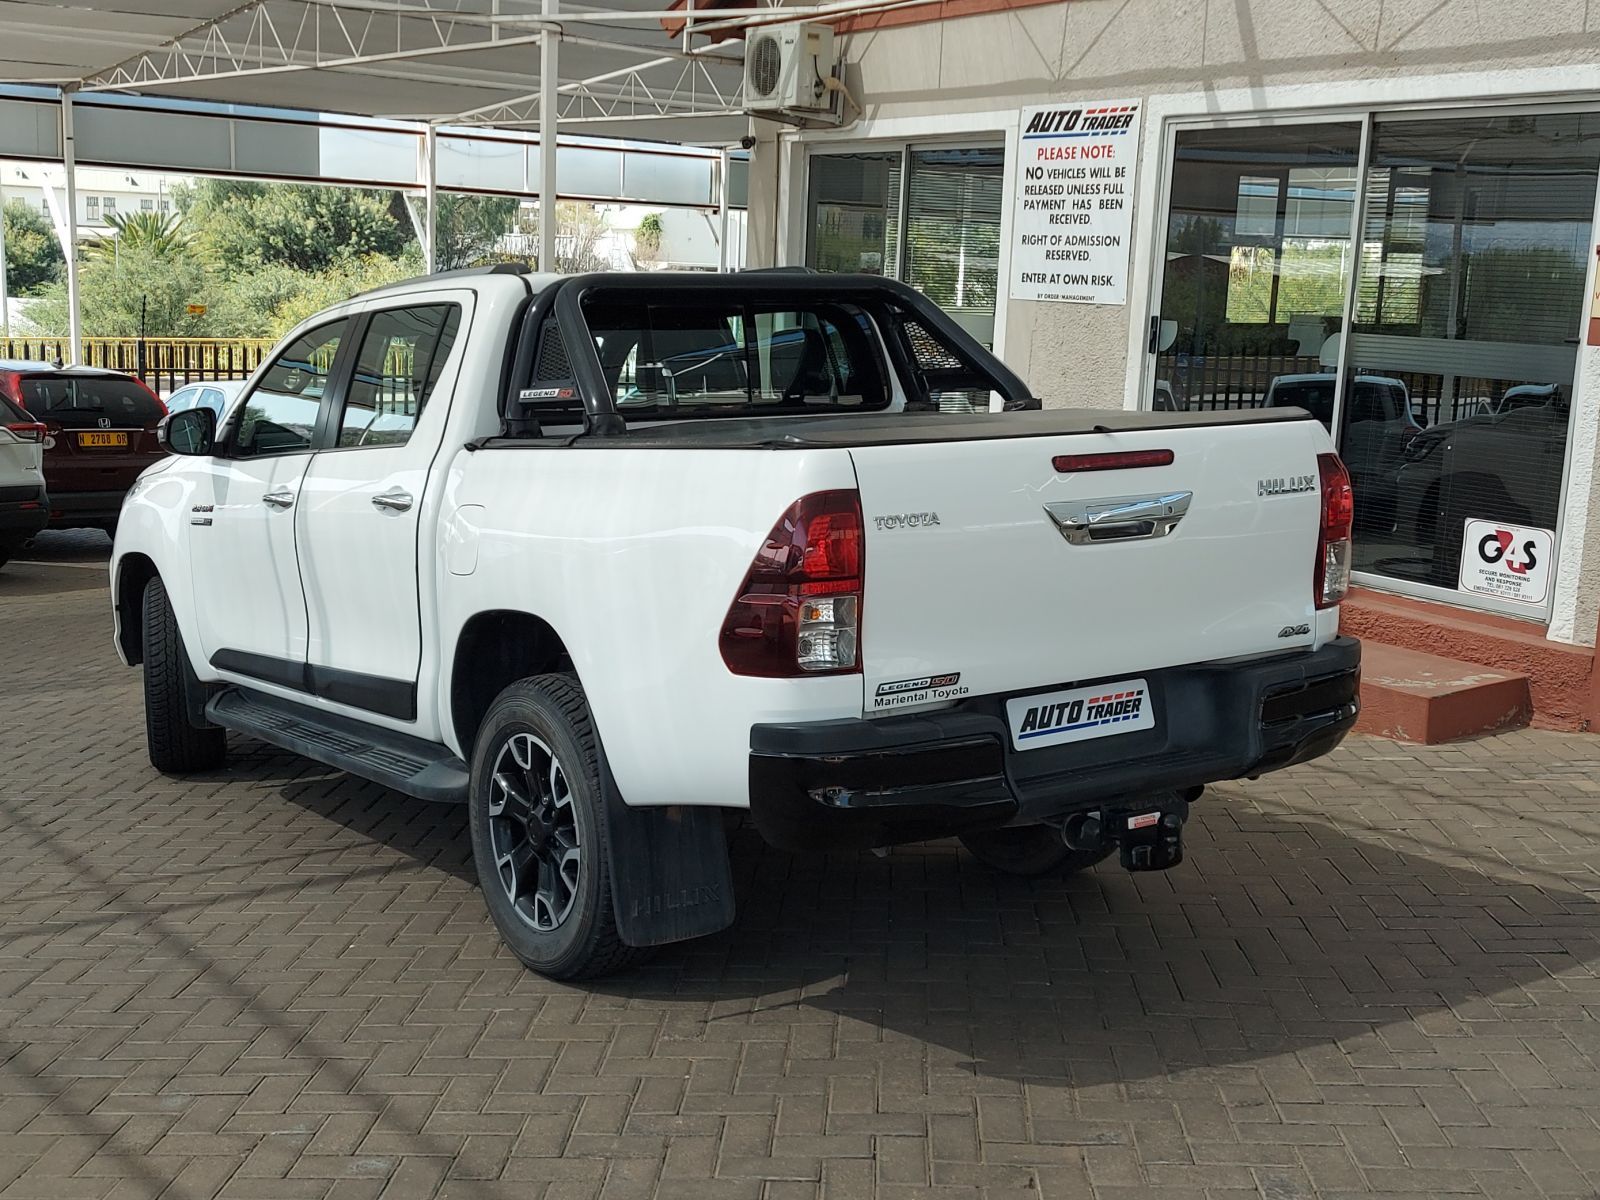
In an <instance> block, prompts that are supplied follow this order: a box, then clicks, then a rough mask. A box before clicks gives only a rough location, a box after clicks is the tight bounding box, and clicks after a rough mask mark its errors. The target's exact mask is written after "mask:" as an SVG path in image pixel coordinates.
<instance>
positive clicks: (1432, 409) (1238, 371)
mask: <svg viewBox="0 0 1600 1200" xmlns="http://www.w3.org/2000/svg"><path fill="white" fill-rule="evenodd" d="M1331 373H1332V372H1331V368H1329V367H1326V366H1323V365H1322V364H1321V362H1320V361H1319V360H1318V359H1316V358H1310V357H1305V356H1300V355H1291V354H1203V355H1202V354H1172V353H1167V354H1163V355H1161V356H1160V357H1159V358H1158V359H1157V373H1156V378H1157V379H1158V380H1161V381H1163V382H1165V383H1166V384H1167V385H1168V386H1169V387H1171V388H1172V389H1173V391H1174V393H1175V394H1176V395H1177V396H1178V397H1179V399H1180V400H1186V401H1187V403H1188V407H1189V408H1205V409H1216V408H1259V407H1260V406H1261V405H1262V403H1264V402H1265V400H1266V398H1267V390H1268V389H1269V388H1270V387H1271V386H1272V381H1273V380H1274V379H1276V378H1278V377H1279V376H1282V375H1330V374H1331ZM1375 373H1377V374H1382V375H1383V376H1384V377H1385V378H1390V379H1398V380H1400V381H1401V382H1402V383H1404V384H1405V386H1406V392H1407V394H1408V395H1409V396H1410V398H1411V411H1412V414H1413V415H1414V416H1415V417H1416V418H1417V420H1418V421H1419V422H1420V423H1421V424H1423V425H1433V424H1436V423H1438V422H1439V421H1453V420H1456V419H1457V418H1459V417H1460V416H1462V415H1464V413H1463V412H1461V411H1456V410H1458V409H1462V408H1464V407H1470V406H1469V405H1467V404H1466V402H1464V401H1456V402H1454V403H1451V402H1447V399H1446V398H1445V397H1444V396H1443V395H1442V389H1443V385H1444V380H1443V379H1442V378H1441V377H1440V376H1439V375H1436V374H1430V373H1428V372H1425V371H1400V370H1394V371H1388V370H1386V371H1382V372H1375ZM1514 383H1515V381H1504V380H1463V381H1461V382H1460V384H1458V387H1459V388H1460V390H1459V391H1458V392H1457V394H1458V395H1464V394H1468V393H1473V389H1474V388H1475V389H1476V392H1477V393H1481V394H1482V395H1483V396H1484V397H1492V396H1499V395H1501V394H1503V393H1504V391H1505V389H1506V388H1508V387H1511V386H1513V385H1514ZM1469 385H1470V386H1469ZM1472 403H1473V404H1475V403H1476V401H1473V402H1472Z"/></svg>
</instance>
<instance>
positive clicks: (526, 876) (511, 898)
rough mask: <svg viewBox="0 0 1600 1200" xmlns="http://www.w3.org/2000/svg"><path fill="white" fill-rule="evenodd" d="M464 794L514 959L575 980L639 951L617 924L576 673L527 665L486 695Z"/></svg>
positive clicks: (492, 909)
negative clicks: (534, 670)
mask: <svg viewBox="0 0 1600 1200" xmlns="http://www.w3.org/2000/svg"><path fill="white" fill-rule="evenodd" d="M469 804H470V821H471V828H472V857H473V860H474V862H475V863H476V864H477V868H478V883H479V885H480V886H481V887H482V889H483V899H484V903H485V904H486V905H487V906H488V908H489V916H490V917H491V918H493V920H494V923H495V927H496V928H497V929H498V930H499V931H500V936H501V937H502V938H504V939H505V943H506V945H507V946H509V947H510V948H511V951H512V953H513V954H515V955H516V956H517V957H518V958H519V959H521V960H522V961H523V963H525V964H526V965H527V966H529V967H531V968H533V970H535V971H537V972H539V974H541V975H544V976H547V977H549V978H551V979H581V978H589V977H593V976H597V975H606V974H610V973H611V972H614V971H619V970H622V969H623V968H625V967H628V966H630V965H632V964H633V963H634V962H637V961H638V960H639V959H640V958H642V957H643V956H644V954H645V953H646V951H643V950H640V949H638V948H635V947H633V946H629V945H627V944H626V943H625V942H623V940H622V938H621V936H620V935H619V934H618V933H617V921H616V914H615V912H614V910H613V907H612V899H611V875H610V861H609V856H608V854H607V852H606V836H605V834H606V831H605V829H604V827H603V824H602V823H603V822H604V821H605V819H606V815H605V801H604V797H603V796H602V794H601V790H600V743H599V740H598V739H597V738H596V737H595V732H594V724H593V722H592V721H591V720H590V718H589V705H588V702H587V701H586V700H585V699H584V696H583V689H582V688H581V687H579V686H578V681H577V680H576V679H574V678H573V677H572V676H570V675H536V676H534V677H532V678H530V679H523V680H519V681H518V682H516V683H514V684H512V685H511V686H510V687H508V688H506V690H505V691H503V692H501V693H500V695H499V696H497V697H496V698H495V701H494V703H493V704H492V705H490V706H489V711H488V713H487V714H486V715H485V716H484V719H483V727H482V729H481V731H480V732H479V735H478V742H477V748H476V749H475V750H474V752H473V755H472V784H471V795H470V799H469Z"/></svg>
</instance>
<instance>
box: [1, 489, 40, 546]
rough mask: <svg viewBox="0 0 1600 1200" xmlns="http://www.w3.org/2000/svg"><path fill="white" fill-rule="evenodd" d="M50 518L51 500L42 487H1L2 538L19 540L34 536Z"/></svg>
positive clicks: (10, 540) (4, 539)
mask: <svg viewBox="0 0 1600 1200" xmlns="http://www.w3.org/2000/svg"><path fill="white" fill-rule="evenodd" d="M49 519H50V501H49V499H48V498H47V497H46V496H45V491H44V489H43V488H42V487H34V488H30V487H3V488H0V540H3V541H5V542H6V543H8V544H9V543H12V542H19V541H22V540H24V539H26V538H30V537H32V536H33V535H34V534H36V533H38V532H39V530H41V529H43V528H44V527H45V522H46V521H48V520H49Z"/></svg>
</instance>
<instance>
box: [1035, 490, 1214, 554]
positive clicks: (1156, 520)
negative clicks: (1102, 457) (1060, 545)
mask: <svg viewBox="0 0 1600 1200" xmlns="http://www.w3.org/2000/svg"><path fill="white" fill-rule="evenodd" d="M1193 499H1194V493H1193V492H1161V493H1158V494H1157V495H1154V496H1108V497H1104V498H1102V499H1099V500H1058V501H1056V502H1055V503H1054V504H1046V505H1045V506H1044V511H1045V512H1047V513H1049V514H1050V519H1051V520H1052V521H1054V522H1055V523H1056V528H1057V529H1059V530H1060V531H1061V536H1062V537H1064V538H1066V539H1067V541H1069V542H1071V543H1072V544H1073V545H1074V546H1084V545H1088V544H1090V543H1094V542H1132V541H1139V540H1141V539H1145V538H1159V537H1166V536H1167V534H1169V533H1171V532H1172V531H1173V530H1174V529H1176V528H1177V527H1178V522H1179V521H1181V520H1183V518H1184V514H1185V513H1187V512H1188V511H1189V502H1190V501H1191V500H1193Z"/></svg>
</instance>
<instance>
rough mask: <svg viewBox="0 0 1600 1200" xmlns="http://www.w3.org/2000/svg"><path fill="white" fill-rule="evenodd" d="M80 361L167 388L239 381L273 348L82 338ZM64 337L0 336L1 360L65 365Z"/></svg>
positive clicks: (241, 342)
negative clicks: (192, 383) (207, 382)
mask: <svg viewBox="0 0 1600 1200" xmlns="http://www.w3.org/2000/svg"><path fill="white" fill-rule="evenodd" d="M82 341H83V354H82V356H81V358H80V360H79V361H80V362H81V364H82V365H83V366H86V367H106V368H109V369H110V370H113V371H127V372H129V373H130V374H135V375H140V376H142V377H143V378H144V380H145V382H146V383H148V384H150V385H151V386H152V387H159V388H163V389H165V390H171V389H173V388H177V387H182V386H183V385H184V384H185V383H189V382H192V381H195V380H201V379H243V378H244V377H245V376H246V375H248V374H250V372H251V371H254V370H255V369H256V367H257V366H259V365H260V364H261V361H262V359H264V358H265V357H266V356H267V353H268V352H269V351H270V350H271V349H272V347H273V345H274V343H273V340H272V339H271V338H136V337H94V336H91V337H85V338H83V340H82ZM69 346H70V344H69V340H68V339H67V338H64V337H13V338H0V358H4V359H24V360H27V361H30V362H49V363H57V362H59V363H65V362H67V361H69V360H70V359H71V357H72V352H71V350H70V348H69Z"/></svg>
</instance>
